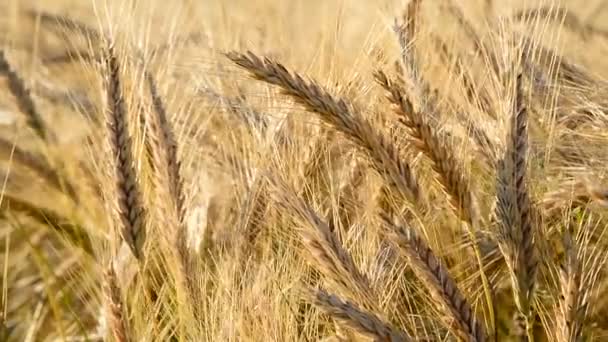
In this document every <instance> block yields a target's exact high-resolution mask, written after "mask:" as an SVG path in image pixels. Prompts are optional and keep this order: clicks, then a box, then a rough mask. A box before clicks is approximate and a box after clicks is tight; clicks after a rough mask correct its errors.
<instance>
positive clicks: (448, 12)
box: [0, 0, 608, 342]
mask: <svg viewBox="0 0 608 342" xmlns="http://www.w3.org/2000/svg"><path fill="white" fill-rule="evenodd" d="M129 4H131V6H130V7H129V6H122V7H121V10H123V11H132V13H138V11H142V7H141V4H140V3H138V2H132V3H131V2H129ZM496 6H497V5H496V4H495V3H494V2H493V1H485V2H484V7H483V9H484V11H485V15H486V17H487V18H486V24H488V25H487V27H488V28H487V30H486V31H487V32H482V31H481V30H480V29H478V28H477V27H476V25H475V24H474V22H472V21H470V20H469V19H468V17H467V15H466V14H465V12H464V11H463V8H462V7H461V6H460V5H459V4H457V3H456V2H452V1H443V2H441V5H439V6H436V4H435V3H433V2H424V1H422V0H410V1H408V2H407V6H406V7H405V10H404V11H402V15H399V16H398V17H397V19H395V21H394V26H393V27H392V31H391V30H386V31H387V32H385V33H386V34H387V41H388V42H387V43H386V44H384V45H382V44H380V43H379V42H380V41H381V38H378V42H376V45H375V46H374V47H373V50H374V52H373V53H370V55H369V56H367V57H369V59H370V60H371V62H370V63H369V68H361V70H359V69H357V73H356V77H353V79H339V78H340V77H341V76H340V75H341V74H340V72H336V74H335V75H333V76H332V77H335V78H338V80H337V81H336V84H337V85H338V86H336V87H333V86H330V85H329V84H326V82H324V81H321V80H320V79H319V78H318V77H314V78H313V77H309V76H304V75H303V73H300V72H298V71H295V70H290V69H289V68H288V67H287V66H286V64H283V63H281V62H280V61H279V59H280V58H278V57H264V56H262V55H261V54H257V53H254V52H251V51H247V52H239V50H233V49H220V48H218V49H216V47H214V46H213V45H214V44H213V43H212V42H211V41H212V39H211V38H210V36H211V35H212V34H210V33H205V34H200V33H197V34H190V35H188V36H187V37H185V38H180V37H178V38H174V39H173V40H172V41H171V43H170V44H166V45H159V46H155V47H150V46H148V45H146V46H143V45H142V44H141V42H140V41H137V43H135V42H134V40H133V39H132V37H131V35H130V34H123V33H124V32H123V31H121V29H119V27H120V25H118V24H117V25H115V26H116V27H112V29H109V28H99V29H97V28H95V27H93V26H90V25H89V24H87V23H86V22H83V21H79V20H77V19H75V18H72V17H68V16H65V15H60V14H53V13H50V12H46V11H38V10H35V9H29V10H27V11H25V12H24V13H23V16H24V17H26V18H30V19H33V20H34V22H35V23H36V25H38V26H42V27H45V28H46V29H48V30H49V31H50V32H51V34H54V35H56V36H59V37H63V39H64V40H65V42H66V43H67V45H68V46H69V47H70V52H68V53H67V54H66V55H65V56H62V55H59V56H51V57H48V58H43V59H42V61H41V63H46V65H56V64H62V65H64V64H70V65H71V64H73V65H77V66H79V67H82V70H84V71H83V73H87V74H88V76H89V77H90V78H91V79H94V80H96V81H98V80H101V82H91V81H90V83H92V84H94V86H91V87H90V88H94V89H86V88H85V89H84V91H80V92H77V91H76V90H65V89H60V88H59V87H55V86H53V85H48V84H46V85H45V84H44V83H41V82H40V81H39V80H34V79H32V80H31V81H30V80H29V78H30V76H26V73H23V74H22V73H21V72H20V67H21V66H22V63H18V62H17V61H18V59H17V57H16V56H20V54H21V53H23V51H20V49H19V48H17V47H11V48H8V47H7V48H4V49H0V77H1V78H2V79H3V82H5V83H6V87H5V89H6V92H5V93H6V95H8V96H7V98H8V99H10V102H11V103H13V104H14V106H13V107H14V108H15V111H16V112H19V113H21V116H22V117H23V118H24V120H23V121H24V126H25V127H26V129H24V130H17V131H18V133H16V134H15V132H11V131H10V130H6V131H5V130H2V135H0V156H1V164H0V166H1V168H0V170H2V173H0V175H2V178H3V188H2V193H1V196H0V213H1V217H0V223H1V225H0V231H1V232H2V240H0V241H2V245H3V248H2V254H1V255H0V256H1V259H2V260H3V272H2V276H1V277H2V285H3V287H2V295H1V296H0V341H8V340H11V341H12V340H14V341H21V340H25V341H38V340H45V341H46V340H49V341H56V340H61V341H80V340H82V341H89V340H112V341H165V340H166V341H202V340H209V341H250V340H251V341H257V340H259V341H268V340H272V341H275V340H276V341H279V340H280V341H283V340H288V341H291V340H293V341H296V340H297V341H309V340H315V341H316V340H324V341H358V340H373V341H419V340H420V341H445V340H448V341H451V340H462V341H564V342H565V341H572V342H574V341H577V342H578V341H588V340H597V341H601V340H604V339H608V318H607V317H608V300H606V299H605V298H606V294H608V278H606V277H605V261H606V258H607V257H606V253H605V251H606V250H607V248H608V240H607V237H606V234H604V233H605V232H606V228H608V219H607V218H606V217H605V216H606V211H605V209H606V207H608V191H607V190H605V189H604V188H602V186H601V176H603V172H605V171H604V169H605V165H606V161H607V160H608V159H606V158H608V153H606V152H607V151H606V149H605V144H606V143H607V142H608V136H607V135H606V133H605V132H606V131H607V129H608V111H607V110H608V109H607V108H608V103H606V102H604V101H605V100H604V96H605V94H606V91H607V90H608V83H606V82H605V81H603V80H602V79H601V77H600V76H596V75H594V74H592V73H591V72H588V71H586V69H585V68H583V67H582V66H579V65H578V64H576V63H574V62H572V61H571V60H569V59H568V58H566V57H565V56H563V55H561V54H560V53H558V51H557V50H556V49H554V46H552V45H551V44H543V43H542V42H540V41H539V40H538V39H536V36H535V35H534V34H530V33H529V32H532V31H533V29H538V30H540V31H542V30H545V29H546V28H547V27H548V26H550V25H555V23H556V22H557V23H558V25H563V29H565V30H569V31H571V34H573V35H575V36H577V37H580V38H581V39H582V40H583V41H589V40H592V39H600V40H602V39H604V40H605V39H606V37H608V34H607V33H606V32H604V31H602V30H601V29H598V28H596V27H594V26H593V25H592V24H590V23H587V22H585V21H584V20H582V19H580V18H579V17H577V16H576V15H574V14H572V13H570V12H569V11H567V10H566V9H565V8H560V7H556V6H547V7H538V8H534V9H525V10H520V11H516V12H515V13H514V14H513V13H510V15H506V16H505V15H504V14H502V13H501V14H500V15H499V14H497V13H498V12H500V10H498V9H497V8H495V7H496ZM101 7H103V6H101ZM101 7H100V8H97V10H100V11H101ZM0 8H2V6H0ZM105 9H107V8H105ZM429 10H436V11H440V13H442V15H445V16H446V18H447V17H450V18H452V19H453V20H454V22H455V25H456V26H455V27H456V28H458V30H460V31H461V32H463V37H462V42H463V43H462V44H463V46H464V45H465V43H464V42H466V43H467V44H468V45H467V46H466V47H464V48H462V49H461V50H464V51H461V50H459V49H458V46H456V47H452V46H450V44H448V43H447V41H446V40H445V38H443V37H441V36H440V35H438V34H435V33H433V32H432V30H431V29H430V28H431V27H432V24H433V23H432V22H429V21H428V20H427V19H428V16H425V13H427V12H426V11H429ZM97 15H98V18H100V17H105V18H110V17H111V15H110V14H109V13H107V14H104V15H99V13H98V14H97ZM134 18H135V16H134ZM133 20H135V19H133ZM100 26H104V25H100ZM110 26H112V25H110ZM427 31H428V32H427ZM484 33H485V36H484ZM133 35H134V36H136V34H135V32H133ZM262 35H264V33H262ZM538 35H539V36H540V33H539V34H538ZM77 41H79V42H80V43H81V45H84V46H85V47H84V49H80V50H79V49H75V48H76V47H77V46H78V45H79V44H78V42H77ZM203 41H204V43H203ZM144 45H145V44H144ZM188 46H194V47H195V48H196V49H197V51H200V50H201V49H208V50H212V51H213V53H214V55H213V56H214V57H213V58H212V57H209V59H208V60H205V63H208V62H209V60H211V61H212V63H211V64H213V66H212V67H211V69H210V70H215V71H216V72H219V74H220V75H221V76H220V79H219V81H218V82H217V84H219V86H217V87H216V85H210V83H213V82H207V81H208V80H210V79H211V78H210V77H209V75H204V78H205V80H206V82H205V85H200V84H196V86H194V87H189V86H186V85H185V84H186V81H184V78H183V77H184V76H183V75H181V76H180V75H173V76H172V77H174V78H175V79H176V80H177V81H176V86H175V89H168V88H170V87H164V86H163V84H165V83H168V82H169V81H166V80H165V81H164V82H163V81H162V80H163V76H166V75H165V73H167V74H171V70H170V68H169V67H167V68H166V69H165V68H163V67H162V66H161V67H159V65H158V64H159V63H157V62H158V58H157V57H158V56H161V55H163V54H172V53H174V51H175V50H177V49H178V48H184V49H185V48H187V47H188ZM391 49H392V50H394V51H391ZM435 57H436V58H435ZM205 58H207V57H205ZM432 58H435V59H432ZM431 59H432V60H433V62H431ZM160 60H161V61H162V59H160ZM355 68H358V66H356V67H355ZM313 69H314V68H313ZM163 71H164V72H163ZM189 72H191V71H189ZM205 73H206V74H207V73H209V70H205ZM366 73H367V74H366ZM245 75H247V76H249V78H251V79H253V80H251V79H247V77H245ZM166 78H167V79H169V78H171V77H168V76H167V77H166ZM332 81H334V80H332ZM328 82H329V81H328ZM193 83H195V82H193ZM342 85H346V86H342ZM80 90H82V89H80ZM95 94H102V96H99V99H97V100H95V99H94V97H95ZM171 94H173V95H171ZM235 94H236V95H235ZM251 94H255V95H256V96H251ZM260 94H263V95H264V96H259V95H260ZM261 97H263V98H264V99H263V100H260V98H261ZM52 108H55V109H56V108H60V111H67V110H70V108H71V110H75V111H76V112H79V113H81V114H83V117H84V118H85V119H84V120H81V121H85V122H84V123H81V124H82V126H80V127H79V128H78V129H76V130H78V131H79V132H80V133H79V135H78V137H77V138H76V141H77V142H76V143H74V142H73V141H72V142H66V141H69V139H68V137H67V135H68V134H66V131H65V128H64V129H63V130H62V129H60V128H56V127H55V125H54V123H53V124H51V121H50V114H49V113H48V112H49V111H51V109H52ZM74 121H77V120H74ZM72 124H73V123H72ZM73 125H75V124H73ZM24 132H25V133H24ZM23 136H25V137H27V139H24V138H23ZM24 141H25V142H24ZM83 141H85V142H86V143H83ZM201 216H202V217H201Z"/></svg>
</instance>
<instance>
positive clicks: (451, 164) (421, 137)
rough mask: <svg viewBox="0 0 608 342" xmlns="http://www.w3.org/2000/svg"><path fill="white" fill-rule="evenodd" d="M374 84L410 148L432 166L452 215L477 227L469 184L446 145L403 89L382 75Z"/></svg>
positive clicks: (475, 205)
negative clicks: (392, 110) (385, 94)
mask: <svg viewBox="0 0 608 342" xmlns="http://www.w3.org/2000/svg"><path fill="white" fill-rule="evenodd" d="M375 78H376V81H377V82H378V83H379V84H380V85H381V86H382V87H383V88H384V89H385V90H386V91H387V92H388V99H389V100H390V101H391V103H393V105H395V107H396V111H397V114H398V117H399V118H400V122H402V123H403V124H404V125H405V126H406V127H407V128H408V132H409V133H410V135H411V136H412V138H413V139H414V146H416V147H417V148H418V149H419V150H420V151H421V152H423V153H424V154H425V155H426V156H427V157H429V159H430V160H431V162H432V163H433V164H432V165H433V170H434V171H435V172H436V173H437V175H438V178H439V182H440V183H441V185H442V186H443V189H444V190H445V192H446V193H447V194H448V196H449V198H450V203H451V204H452V206H453V208H454V211H455V212H456V214H457V215H458V217H459V218H461V219H462V220H463V221H465V222H467V223H469V224H471V226H473V227H478V226H479V223H480V221H481V217H480V214H479V209H478V207H477V199H476V198H475V195H474V194H473V192H472V191H471V189H470V185H469V184H470V181H469V180H468V179H466V178H465V176H464V175H465V172H464V170H462V167H461V166H460V164H459V161H458V160H456V158H454V152H453V151H449V150H448V146H449V145H450V143H449V142H448V141H447V140H446V139H445V138H442V136H441V135H440V134H439V133H438V132H437V131H436V130H435V129H434V128H433V127H431V125H430V124H429V122H428V120H427V119H426V115H427V114H426V113H421V112H419V111H417V110H416V109H414V106H413V104H412V102H411V101H410V99H408V97H407V96H406V94H405V92H404V90H403V88H401V87H400V86H399V85H398V84H397V83H395V82H394V81H393V80H391V79H390V78H389V77H388V76H387V75H386V74H385V73H384V72H382V71H377V72H376V73H375Z"/></svg>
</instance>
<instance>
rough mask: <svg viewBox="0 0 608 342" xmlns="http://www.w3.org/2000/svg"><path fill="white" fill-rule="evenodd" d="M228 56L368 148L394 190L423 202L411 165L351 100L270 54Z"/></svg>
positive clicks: (417, 203) (361, 145)
mask: <svg viewBox="0 0 608 342" xmlns="http://www.w3.org/2000/svg"><path fill="white" fill-rule="evenodd" d="M227 57H228V58H229V59H230V60H232V61H233V62H234V63H236V64H237V65H239V66H241V67H242V68H244V69H246V70H247V71H249V72H250V73H251V75H252V76H253V77H254V78H255V79H258V80H261V81H264V82H267V83H270V84H274V85H277V86H279V87H281V89H282V90H283V92H284V93H286V94H287V95H289V96H291V97H292V98H293V99H294V100H295V101H296V102H298V103H300V104H302V105H304V106H305V107H306V108H307V109H308V110H310V111H312V112H314V113H317V114H318V115H319V117H320V118H321V119H322V120H323V121H324V122H326V123H327V124H329V125H331V126H333V127H334V128H335V129H337V130H338V131H340V132H341V133H343V134H344V135H345V136H346V137H347V138H348V139H349V140H351V141H352V142H354V143H355V144H356V145H358V146H359V147H360V148H362V149H363V150H364V151H365V152H367V154H368V155H369V156H370V157H371V160H372V165H373V166H374V168H375V170H376V171H377V172H378V173H380V174H381V175H383V176H384V177H385V179H386V181H387V182H388V183H389V184H390V186H391V187H392V188H393V189H394V190H395V192H396V193H398V194H400V195H401V196H402V197H403V198H404V199H407V200H409V201H410V203H412V204H414V205H417V206H419V207H424V206H425V205H426V201H425V200H424V197H423V193H422V191H421V189H420V186H419V185H418V181H417V179H416V178H415V177H414V175H413V173H412V171H411V168H410V165H409V164H407V163H406V162H405V161H403V160H402V159H401V158H400V156H399V151H398V150H397V148H396V147H395V146H394V145H393V144H392V142H390V141H389V140H387V139H386V138H385V137H384V136H383V135H382V134H381V133H380V132H378V131H377V130H376V129H374V127H373V126H372V125H371V123H369V122H368V121H367V120H366V119H364V118H363V117H362V115H361V114H360V112H359V111H357V110H356V109H355V108H354V106H353V105H352V104H351V103H349V102H347V101H346V100H345V99H336V98H335V97H334V96H332V95H331V94H329V93H328V92H327V91H326V90H324V89H323V88H322V87H321V86H319V85H318V84H317V83H315V82H314V81H308V82H307V81H305V80H304V79H303V78H302V77H301V76H300V75H298V74H292V73H290V72H289V71H288V70H287V69H286V68H285V67H284V66H283V65H281V64H280V63H278V62H275V61H273V60H271V59H269V58H264V59H263V60H262V59H261V58H260V57H258V56H256V55H255V54H253V53H252V52H248V53H246V54H241V53H238V52H231V53H228V54H227Z"/></svg>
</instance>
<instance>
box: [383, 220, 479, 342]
mask: <svg viewBox="0 0 608 342" xmlns="http://www.w3.org/2000/svg"><path fill="white" fill-rule="evenodd" d="M382 221H383V224H384V225H385V227H386V228H387V231H388V234H389V237H390V240H391V241H392V242H394V243H395V244H396V245H397V246H398V247H399V251H400V252H401V253H402V254H403V255H405V256H406V257H407V259H408V260H409V262H410V264H411V266H412V268H413V269H414V271H415V272H416V274H417V275H418V276H419V277H420V279H421V280H422V282H423V283H424V285H425V286H426V287H427V288H428V289H429V291H430V292H431V295H432V296H433V298H434V299H435V300H436V302H437V304H438V306H439V308H440V309H442V311H443V312H444V314H445V316H444V321H445V322H446V326H448V327H450V326H451V325H452V324H451V322H454V323H455V324H454V325H455V327H454V329H455V333H456V335H458V336H459V337H461V338H462V339H464V340H466V341H487V340H488V334H487V332H486V329H485V327H484V326H483V324H482V323H481V322H480V321H479V320H478V319H477V317H476V315H475V312H474V311H473V309H472V308H471V305H470V304H469V303H468V301H467V299H466V298H465V296H464V295H463V294H462V292H461V291H460V289H459V288H458V285H457V283H456V281H455V280H454V279H453V278H452V276H451V275H450V273H449V271H448V269H447V268H446V267H445V265H444V264H443V262H442V261H441V260H440V259H439V258H438V257H437V256H436V255H435V253H434V252H433V250H432V249H431V248H430V247H429V246H428V245H427V243H426V242H425V241H424V240H423V239H422V238H421V237H420V236H418V234H416V232H415V231H414V230H413V229H412V228H410V227H407V226H405V225H396V224H394V223H393V222H392V220H391V219H390V218H388V217H386V216H384V215H383V216H382Z"/></svg>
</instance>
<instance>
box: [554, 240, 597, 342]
mask: <svg viewBox="0 0 608 342" xmlns="http://www.w3.org/2000/svg"><path fill="white" fill-rule="evenodd" d="M563 243H564V262H563V264H562V267H561V270H560V287H561V296H560V301H559V311H558V328H559V330H558V336H559V338H560V341H568V342H579V341H582V337H583V326H584V324H585V313H586V311H587V306H588V301H589V296H588V289H586V288H585V286H584V284H583V274H582V263H581V260H580V259H579V253H578V245H577V244H578V241H574V239H573V238H572V234H571V232H570V231H568V230H566V231H565V232H564V234H563Z"/></svg>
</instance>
